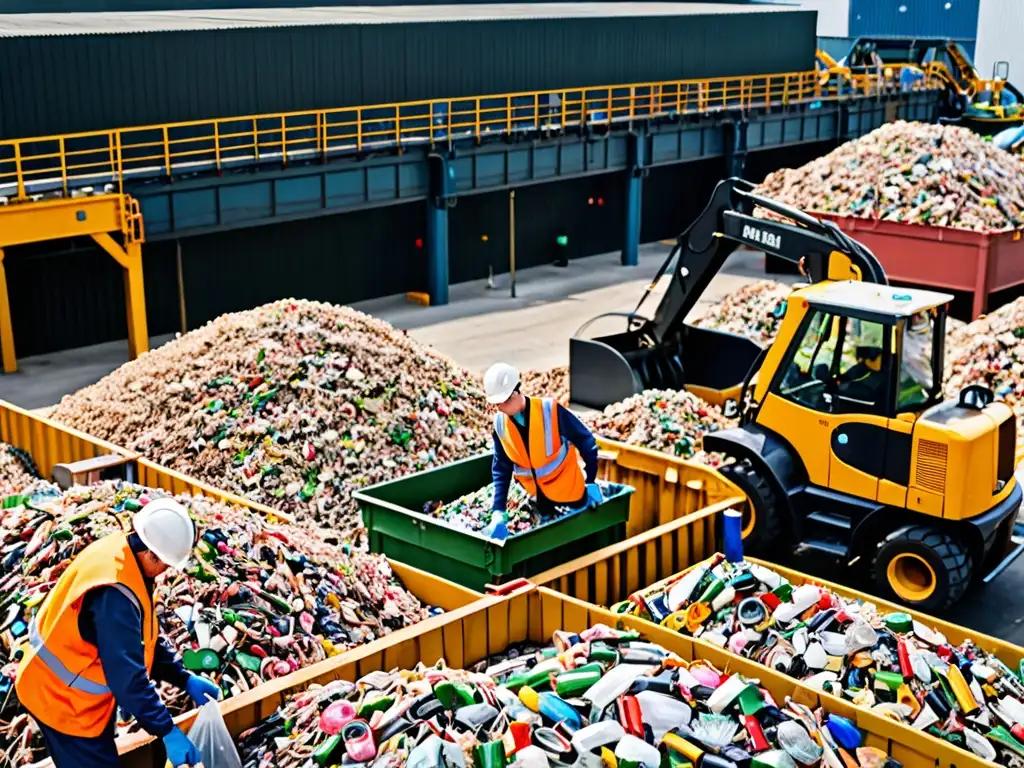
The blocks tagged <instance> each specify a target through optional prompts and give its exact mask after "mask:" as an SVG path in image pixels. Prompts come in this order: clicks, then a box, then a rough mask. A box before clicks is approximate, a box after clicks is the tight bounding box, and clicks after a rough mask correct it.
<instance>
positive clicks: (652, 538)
mask: <svg viewBox="0 0 1024 768" xmlns="http://www.w3.org/2000/svg"><path fill="white" fill-rule="evenodd" d="M728 506H729V505H728V504H721V505H717V508H709V509H706V510H702V511H701V512H700V513H698V514H697V515H694V516H691V517H696V518H698V520H697V523H698V524H701V525H703V526H705V527H704V528H703V529H701V531H698V530H691V529H692V528H693V526H694V522H692V521H691V520H690V519H689V518H683V519H680V520H677V521H675V522H674V523H669V524H667V525H663V526H661V527H659V528H656V529H654V530H652V531H649V532H648V533H647V534H645V535H642V536H637V537H636V538H634V539H630V540H629V541H624V542H622V543H621V544H619V545H616V546H614V547H607V548H606V549H604V550H602V551H600V552H595V553H594V554H593V555H591V556H590V557H588V558H580V559H578V560H575V561H573V562H572V563H567V564H566V565H564V566H561V567H560V568H556V569H552V570H550V571H547V572H545V573H542V574H538V575H537V576H535V577H533V578H532V579H531V581H533V582H534V583H536V584H539V585H544V586H547V587H550V588H552V589H554V590H557V591H559V592H561V593H563V594H567V595H572V596H573V597H574V598H579V599H584V600H587V599H589V600H590V601H592V602H596V603H598V604H600V605H602V606H605V605H613V604H614V603H618V602H621V601H623V600H625V599H627V598H628V597H629V595H630V594H632V593H634V592H637V591H641V590H643V591H646V589H652V590H655V589H657V587H658V586H659V585H660V584H661V583H662V582H664V581H667V580H669V579H672V578H675V577H676V576H679V575H682V574H683V573H685V572H686V571H689V570H691V569H692V568H694V567H696V566H697V565H699V564H700V563H701V562H703V560H707V559H710V557H711V556H712V555H713V554H714V552H713V551H712V552H709V553H708V554H707V556H705V557H703V558H697V559H694V560H692V561H691V562H690V563H688V564H687V566H686V567H684V568H682V569H679V570H677V571H671V572H670V569H671V565H670V563H671V562H672V561H673V558H672V557H663V555H664V554H665V553H666V552H667V551H670V552H677V551H678V545H677V544H674V543H675V542H686V543H687V545H691V543H692V542H694V541H700V542H702V543H703V544H704V545H705V546H707V545H708V542H709V541H711V542H713V541H714V539H713V530H714V529H713V526H712V517H713V515H714V514H716V513H717V511H721V510H724V509H726V508H728ZM709 528H710V530H711V531H712V534H711V535H712V538H711V539H710V540H709V539H707V538H705V537H704V534H703V533H702V531H706V530H708V529H709ZM673 546H676V547H677V548H676V549H672V547H673ZM712 546H713V545H712ZM690 551H693V550H692V549H691V550H690ZM676 559H678V558H676ZM748 559H749V560H750V561H751V562H755V563H759V564H761V565H764V566H765V567H767V568H771V569H772V570H774V571H776V572H778V573H779V574H781V575H782V576H784V577H785V578H786V579H788V580H789V581H790V583H792V584H793V586H794V587H796V586H799V585H801V584H818V585H820V586H823V587H826V588H828V589H830V590H832V591H834V592H835V593H836V594H839V595H842V596H843V597H845V598H847V599H855V600H863V601H865V602H871V603H874V604H875V605H876V606H878V608H879V609H880V610H882V611H885V612H902V613H906V614H909V615H910V616H911V617H913V618H914V619H917V620H918V621H920V622H922V623H923V624H925V625H926V626H928V627H931V628H933V629H936V630H938V631H939V632H942V634H944V635H945V636H946V638H947V639H948V640H949V641H950V642H951V643H953V644H960V643H962V642H963V641H964V640H967V639H970V640H973V641H974V642H975V643H977V645H978V646H979V647H981V648H984V649H985V650H987V651H990V652H992V653H994V654H995V655H996V656H998V657H999V658H1000V659H1001V660H1002V661H1003V663H1004V664H1006V665H1007V666H1008V667H1010V668H1011V669H1017V667H1018V666H1019V664H1020V662H1021V659H1024V648H1021V647H1020V646H1017V645H1013V644H1012V643H1007V642H1005V641H1004V640H1000V639H999V638H996V637H991V636H989V635H985V634H982V633H981V632H975V631H973V630H971V629H968V628H966V627H962V626H959V625H957V624H953V623H950V622H948V621H943V620H942V619H937V618H935V617H934V616H929V615H928V614H924V613H921V612H919V611H914V610H911V609H908V608H906V607H905V606H901V605H896V604H895V603H890V602H888V601H886V600H882V599H879V598H876V597H874V596H872V595H868V594H865V593H863V592H858V591H857V590H855V589H850V588H849V587H844V586H841V585H839V584H833V583H832V582H830V581H825V580H824V579H818V578H815V577H812V576H808V575H806V574H803V573H800V572H798V571H794V570H791V569H789V568H783V567H780V566H778V565H775V564H774V563H769V562H765V561H763V560H757V559H755V558H748ZM645 577H648V578H647V580H646V581H645V580H644V579H645ZM616 615H617V614H616ZM628 621H629V622H633V621H639V622H641V625H643V626H646V627H647V628H648V629H647V630H645V631H650V630H651V628H654V627H657V628H658V629H659V630H662V631H666V632H667V631H669V630H667V629H665V628H662V627H658V625H656V624H654V623H653V622H650V621H647V620H646V619H640V618H636V617H629V619H628ZM681 637H682V636H681ZM689 640H690V642H692V643H693V644H694V646H695V648H698V649H699V650H698V651H697V652H698V653H699V654H702V655H703V654H711V653H718V654H721V655H722V657H723V658H728V659H732V660H733V661H732V662H731V663H735V662H737V661H741V660H742V661H743V662H744V663H746V664H750V663H752V662H749V661H747V660H746V659H744V658H743V657H741V656H738V655H736V654H733V653H731V652H729V651H727V650H724V649H722V648H720V647H719V646H717V645H714V644H712V643H708V642H705V641H703V640H700V639H696V638H689ZM659 642H660V641H659ZM707 658H712V657H711V656H710V655H709V656H707ZM716 658H717V657H716ZM755 666H757V667H759V668H760V670H761V672H759V673H758V675H761V676H763V675H764V674H766V673H768V672H769V671H770V670H768V668H767V667H762V666H761V665H759V664H755ZM772 674H777V673H775V672H772ZM787 679H788V680H790V684H791V685H794V686H795V687H797V688H800V689H802V691H803V693H802V694H801V695H802V696H816V697H818V698H819V699H820V700H821V701H822V702H828V703H830V705H831V706H840V705H841V706H844V707H851V708H852V707H853V705H852V704H849V703H848V702H846V701H844V700H841V699H838V698H837V697H835V696H832V695H831V694H826V693H821V692H818V691H812V690H811V689H810V688H807V687H806V686H804V685H803V684H802V683H800V682H799V681H797V680H795V679H793V678H787ZM827 708H829V707H828V706H826V709H827ZM855 709H857V711H858V713H859V715H863V714H871V713H870V712H867V711H866V710H860V709H859V708H855ZM837 711H838V710H837ZM872 716H873V717H876V718H877V719H879V720H885V722H886V727H887V728H889V729H891V730H887V731H886V733H888V734H890V738H893V739H895V740H896V741H897V742H900V743H903V744H907V745H910V744H914V743H917V742H915V741H914V740H915V739H916V740H920V739H925V740H927V744H928V746H927V751H928V752H929V753H931V754H935V755H942V754H946V753H949V754H950V755H951V757H950V762H951V763H955V764H956V765H957V766H964V765H968V764H978V765H993V763H989V762H988V761H985V760H981V759H980V758H978V757H976V756H974V755H972V754H969V753H967V752H965V751H963V750H960V749H959V748H957V747H954V746H952V745H949V744H947V743H945V742H942V741H940V740H939V739H937V738H934V737H932V736H928V735H926V734H924V733H922V732H921V731H918V730H915V729H914V728H911V727H910V726H907V725H903V724H902V723H897V722H894V721H892V720H886V719H885V718H881V717H879V716H877V715H872ZM892 729H894V730H892ZM922 743H923V742H922ZM942 762H943V761H942V758H940V764H942Z"/></svg>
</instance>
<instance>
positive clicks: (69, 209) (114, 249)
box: [0, 194, 149, 373]
mask: <svg viewBox="0 0 1024 768" xmlns="http://www.w3.org/2000/svg"><path fill="white" fill-rule="evenodd" d="M112 234H116V235H119V236H120V242H119V241H118V240H116V239H114V237H113V236H112ZM80 236H88V237H91V238H92V239H93V240H94V241H96V243H97V245H99V246H100V247H101V248H102V249H103V250H104V251H106V252H107V253H108V254H110V256H111V257H113V259H114V260H115V261H116V262H117V263H118V264H120V265H121V268H122V269H123V270H124V298H125V305H126V307H127V315H128V353H129V355H130V357H131V358H132V359H133V360H134V359H135V358H136V357H138V356H139V355H141V354H142V353H143V352H145V351H147V350H148V349H149V332H148V330H147V327H146V295H145V291H144V289H143V282H142V243H143V241H144V240H145V231H144V229H143V224H142V214H141V213H140V212H139V206H138V203H137V202H136V201H135V200H134V199H133V198H132V197H131V196H129V195H121V194H101V195H92V196H81V197H78V196H76V197H71V198H56V199H51V200H39V201H36V202H29V203H25V204H11V205H5V206H0V354H2V359H3V370H4V373H13V372H14V371H16V370H17V369H18V364H17V359H16V356H15V351H14V329H13V326H12V323H11V305H10V300H9V296H8V295H7V275H6V272H5V269H4V263H3V260H4V249H5V248H9V247H11V246H15V245H26V244H28V243H38V242H42V241H44V240H56V239H60V238H65V237H80Z"/></svg>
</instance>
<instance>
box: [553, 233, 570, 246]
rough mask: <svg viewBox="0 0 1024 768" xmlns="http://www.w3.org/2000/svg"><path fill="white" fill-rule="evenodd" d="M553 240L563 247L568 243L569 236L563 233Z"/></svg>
mask: <svg viewBox="0 0 1024 768" xmlns="http://www.w3.org/2000/svg"><path fill="white" fill-rule="evenodd" d="M555 242H556V243H558V244H559V245H560V246H562V247H563V248H564V247H565V246H567V245H568V244H569V238H568V237H566V236H565V235H559V236H558V238H557V239H556V240H555Z"/></svg>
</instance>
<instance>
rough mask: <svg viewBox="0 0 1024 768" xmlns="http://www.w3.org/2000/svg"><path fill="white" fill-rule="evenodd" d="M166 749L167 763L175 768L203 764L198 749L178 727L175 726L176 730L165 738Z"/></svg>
mask: <svg viewBox="0 0 1024 768" xmlns="http://www.w3.org/2000/svg"><path fill="white" fill-rule="evenodd" d="M164 749H166V750H167V762H169V763H170V764H171V765H172V766H174V768H178V766H182V765H187V766H193V765H199V764H200V763H201V762H203V756H202V755H200V754H199V749H198V747H196V745H195V744H193V743H192V740H191V739H189V737H188V736H186V735H185V734H184V733H182V732H181V729H180V728H179V727H178V726H174V730H173V731H171V732H170V733H168V734H167V735H166V736H164Z"/></svg>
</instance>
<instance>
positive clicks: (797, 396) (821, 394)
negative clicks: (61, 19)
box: [779, 310, 839, 411]
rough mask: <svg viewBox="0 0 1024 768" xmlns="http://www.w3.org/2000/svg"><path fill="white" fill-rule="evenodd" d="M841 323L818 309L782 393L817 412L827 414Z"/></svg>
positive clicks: (792, 361)
mask: <svg viewBox="0 0 1024 768" xmlns="http://www.w3.org/2000/svg"><path fill="white" fill-rule="evenodd" d="M838 328H839V324H838V323H837V322H836V318H835V317H834V316H833V315H831V314H829V313H828V312H823V311H821V310H815V311H814V313H813V314H812V315H811V318H810V321H809V322H808V323H807V326H806V330H805V331H804V335H803V338H802V339H800V342H799V344H798V345H797V347H796V352H795V353H794V354H793V359H792V360H791V361H790V363H789V366H788V367H787V368H786V372H785V375H784V376H783V377H782V384H781V386H780V387H779V394H780V395H782V396H783V397H786V398H788V399H790V400H794V401H796V402H797V403H800V405H803V406H806V407H807V408H813V409H814V410H816V411H828V410H830V408H829V403H828V400H829V398H828V397H827V396H826V395H827V383H828V370H829V365H830V363H831V361H832V358H833V357H834V355H835V349H836V342H837V338H838V333H837V332H838Z"/></svg>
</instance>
